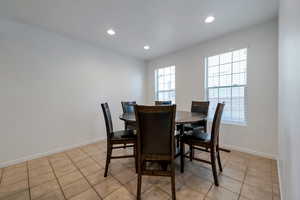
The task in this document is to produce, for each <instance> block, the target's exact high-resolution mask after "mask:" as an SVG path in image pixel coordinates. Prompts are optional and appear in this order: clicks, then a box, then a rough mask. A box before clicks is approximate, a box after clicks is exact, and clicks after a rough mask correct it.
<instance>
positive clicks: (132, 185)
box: [124, 178, 152, 195]
mask: <svg viewBox="0 0 300 200" xmlns="http://www.w3.org/2000/svg"><path fill="white" fill-rule="evenodd" d="M124 186H125V187H126V189H127V190H128V191H129V192H130V193H131V194H133V195H136V193H137V178H135V179H133V180H131V181H129V182H128V183H126V185H124ZM151 186H152V185H151V184H150V183H149V182H147V181H144V179H142V188H141V193H144V192H145V191H147V190H148V189H149V188H150V187H151Z"/></svg>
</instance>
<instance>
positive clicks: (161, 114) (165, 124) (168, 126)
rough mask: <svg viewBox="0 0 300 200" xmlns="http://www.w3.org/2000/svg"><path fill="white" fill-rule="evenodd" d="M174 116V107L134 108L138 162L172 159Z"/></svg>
mask: <svg viewBox="0 0 300 200" xmlns="http://www.w3.org/2000/svg"><path fill="white" fill-rule="evenodd" d="M175 115H176V105H171V106H138V105H136V106H135V116H136V122H137V138H138V139H137V144H138V145H137V146H138V147H137V149H138V150H137V151H138V153H139V156H138V157H139V161H141V160H144V158H149V157H152V158H153V159H154V160H155V159H157V160H161V159H162V160H163V158H168V160H171V158H174V148H175V139H174V130H175ZM146 160H147V159H146ZM139 163H140V162H139Z"/></svg>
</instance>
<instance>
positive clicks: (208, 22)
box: [204, 16, 215, 24]
mask: <svg viewBox="0 0 300 200" xmlns="http://www.w3.org/2000/svg"><path fill="white" fill-rule="evenodd" d="M213 21H215V17H214V16H208V17H206V19H205V21H204V22H205V23H206V24H210V23H212V22H213Z"/></svg>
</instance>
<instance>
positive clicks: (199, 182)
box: [184, 176, 213, 194]
mask: <svg viewBox="0 0 300 200" xmlns="http://www.w3.org/2000/svg"><path fill="white" fill-rule="evenodd" d="M184 181H185V185H186V186H188V187H190V188H192V189H193V190H196V191H198V192H200V193H202V194H206V193H207V192H208V191H209V189H210V188H211V186H212V185H213V183H212V182H210V181H208V180H205V179H202V178H199V177H197V176H188V177H185V178H184Z"/></svg>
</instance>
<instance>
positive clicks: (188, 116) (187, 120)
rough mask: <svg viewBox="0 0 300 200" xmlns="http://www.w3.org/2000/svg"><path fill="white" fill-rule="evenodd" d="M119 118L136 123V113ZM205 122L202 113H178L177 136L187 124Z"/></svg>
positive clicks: (226, 150) (176, 121) (176, 120)
mask: <svg viewBox="0 0 300 200" xmlns="http://www.w3.org/2000/svg"><path fill="white" fill-rule="evenodd" d="M119 118H120V119H121V120H123V121H125V122H136V119H135V113H123V114H122V115H120V117H119ZM203 120H207V116H206V115H203V114H201V113H196V112H191V111H176V117H175V123H176V125H177V127H178V129H179V134H177V135H176V136H180V135H182V134H183V133H184V125H185V124H191V123H196V122H200V121H203ZM176 133H177V131H176ZM177 147H178V145H177ZM220 150H221V151H225V152H230V150H228V149H224V148H220ZM178 155H179V148H176V156H178Z"/></svg>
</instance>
